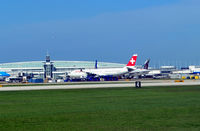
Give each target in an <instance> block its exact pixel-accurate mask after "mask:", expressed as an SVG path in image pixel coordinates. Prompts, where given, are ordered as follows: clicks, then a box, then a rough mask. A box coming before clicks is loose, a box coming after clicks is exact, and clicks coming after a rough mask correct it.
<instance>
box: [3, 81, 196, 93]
mask: <svg viewBox="0 0 200 131" xmlns="http://www.w3.org/2000/svg"><path fill="white" fill-rule="evenodd" d="M178 85H200V81H185V82H174V81H171V80H161V81H142V86H178ZM134 86H135V83H134V81H133V82H124V83H119V82H116V83H103V84H102V83H101V82H100V83H99V84H94V83H92V84H81V83H80V84H79V85H77V84H76V85H73V84H72V85H43V86H15V87H0V91H22V90H49V89H86V88H112V87H134Z"/></svg>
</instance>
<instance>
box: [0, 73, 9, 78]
mask: <svg viewBox="0 0 200 131" xmlns="http://www.w3.org/2000/svg"><path fill="white" fill-rule="evenodd" d="M6 77H10V74H8V73H6V72H3V71H0V80H5V78H6Z"/></svg>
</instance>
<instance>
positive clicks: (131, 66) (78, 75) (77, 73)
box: [68, 54, 137, 79]
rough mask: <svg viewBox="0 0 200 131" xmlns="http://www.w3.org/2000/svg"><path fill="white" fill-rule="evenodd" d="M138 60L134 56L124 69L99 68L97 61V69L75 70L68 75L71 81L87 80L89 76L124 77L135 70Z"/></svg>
mask: <svg viewBox="0 0 200 131" xmlns="http://www.w3.org/2000/svg"><path fill="white" fill-rule="evenodd" d="M136 60H137V54H134V55H133V56H132V57H131V59H130V61H129V62H128V64H127V65H126V66H125V67H123V68H106V69H99V68H97V61H96V62H95V69H84V70H74V71H72V72H70V73H69V74H68V76H69V77H70V79H86V78H87V77H88V76H89V75H92V76H94V77H106V76H112V77H118V76H122V75H124V74H126V73H128V72H131V71H133V70H135V69H136V68H135V63H136Z"/></svg>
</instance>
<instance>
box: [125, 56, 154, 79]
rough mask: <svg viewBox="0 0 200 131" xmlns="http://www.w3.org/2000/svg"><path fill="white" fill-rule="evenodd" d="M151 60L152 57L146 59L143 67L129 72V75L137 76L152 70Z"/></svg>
mask: <svg viewBox="0 0 200 131" xmlns="http://www.w3.org/2000/svg"><path fill="white" fill-rule="evenodd" d="M149 62H150V59H148V60H146V61H145V63H144V65H143V68H138V69H135V70H133V71H131V72H129V77H134V76H136V77H137V76H141V75H146V74H148V73H149V72H150V70H148V68H149Z"/></svg>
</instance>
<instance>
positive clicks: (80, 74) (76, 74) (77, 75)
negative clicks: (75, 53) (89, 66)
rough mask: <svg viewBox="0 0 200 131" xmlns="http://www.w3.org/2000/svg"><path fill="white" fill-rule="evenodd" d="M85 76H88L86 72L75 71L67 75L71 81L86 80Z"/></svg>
mask: <svg viewBox="0 0 200 131" xmlns="http://www.w3.org/2000/svg"><path fill="white" fill-rule="evenodd" d="M87 75H88V74H87V73H86V72H84V71H80V70H75V71H72V72H70V73H68V76H69V77H70V78H71V79H86V78H87Z"/></svg>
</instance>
